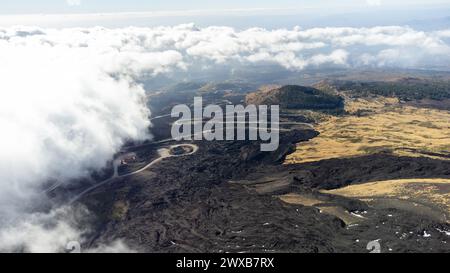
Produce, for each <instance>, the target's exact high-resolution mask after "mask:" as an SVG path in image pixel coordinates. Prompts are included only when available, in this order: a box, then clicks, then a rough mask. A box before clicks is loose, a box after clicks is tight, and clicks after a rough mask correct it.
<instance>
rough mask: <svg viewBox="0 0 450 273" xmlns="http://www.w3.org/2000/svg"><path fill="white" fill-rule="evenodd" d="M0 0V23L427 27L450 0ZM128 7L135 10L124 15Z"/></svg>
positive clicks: (444, 14)
mask: <svg viewBox="0 0 450 273" xmlns="http://www.w3.org/2000/svg"><path fill="white" fill-rule="evenodd" d="M0 1H1V2H0V26H13V25H33V26H41V27H88V26H105V27H126V26H131V25H132V26H156V25H176V24H182V23H194V24H196V25H198V26H209V25H227V26H232V27H236V28H248V27H253V26H258V27H264V28H280V27H283V28H284V27H285V28H290V27H294V26H302V27H307V28H309V27H324V26H354V27H363V26H364V27H370V26H378V25H411V26H413V27H415V28H418V29H424V30H429V29H443V28H448V27H450V0H227V1H219V0H209V1H207V0H40V1H39V0H36V1H34V0H14V1H7V0H0ZM230 10H232V11H230ZM127 12H128V13H129V12H139V13H140V14H138V15H136V14H128V15H126V16H124V15H123V14H124V13H127ZM98 13H102V15H101V16H99V15H98ZM104 13H107V15H106V16H105V14H104ZM68 14H70V15H71V16H72V15H74V14H75V15H80V16H75V17H74V16H72V17H70V16H67V15H68ZM120 14H121V15H120ZM24 15H27V16H24ZM81 15H82V16H81ZM87 15H89V16H87ZM92 15H96V16H92ZM38 16H40V17H38Z"/></svg>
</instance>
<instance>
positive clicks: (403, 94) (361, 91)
mask: <svg viewBox="0 0 450 273" xmlns="http://www.w3.org/2000/svg"><path fill="white" fill-rule="evenodd" d="M332 85H333V86H334V87H335V88H336V89H337V90H339V91H347V92H351V93H352V94H353V95H354V96H357V97H367V96H370V95H378V96H385V97H397V98H399V99H401V100H405V101H410V100H423V99H432V100H438V101H439V100H444V99H450V81H442V80H429V79H421V78H414V77H403V78H397V79H393V80H390V81H383V82H378V81H376V82H357V81H334V82H333V83H332Z"/></svg>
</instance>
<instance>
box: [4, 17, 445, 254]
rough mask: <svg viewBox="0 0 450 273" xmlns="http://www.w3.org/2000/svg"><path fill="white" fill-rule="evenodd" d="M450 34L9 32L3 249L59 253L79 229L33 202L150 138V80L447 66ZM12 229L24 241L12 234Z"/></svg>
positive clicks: (181, 29) (381, 30)
mask: <svg viewBox="0 0 450 273" xmlns="http://www.w3.org/2000/svg"><path fill="white" fill-rule="evenodd" d="M449 39H450V34H449V30H443V31H439V32H421V31H415V30H414V29H411V28H408V27H375V28H317V29H308V30H302V29H300V28H295V29H292V30H286V29H280V30H274V31H268V30H264V29H260V28H252V29H248V30H244V31H236V30H234V29H232V28H228V27H208V28H202V29H198V28H196V27H195V26H193V25H180V26H177V27H157V28H124V29H105V28H90V29H62V30H55V29H39V28H29V27H16V28H7V29H1V28H0V75H1V78H0V96H1V98H0V126H1V128H2V134H1V137H0V140H1V141H0V219H1V220H0V250H7V251H9V250H12V249H17V248H18V247H22V248H23V250H25V251H56V250H57V249H58V247H59V246H60V245H61V243H62V242H63V241H65V240H66V239H67V240H68V239H70V238H72V237H77V236H78V235H77V232H78V231H77V230H73V229H72V228H71V227H70V226H68V225H66V222H64V221H63V222H61V223H60V222H58V223H55V224H54V225H53V228H52V229H51V230H49V229H48V227H47V226H48V225H45V224H44V223H45V222H48V221H47V220H48V217H50V218H52V219H54V218H55V215H60V214H61V213H60V210H61V208H57V209H56V211H55V210H53V211H51V213H50V214H45V215H42V214H32V213H31V212H30V208H32V207H33V204H35V203H34V202H36V201H41V200H42V194H41V192H42V187H43V185H44V184H45V183H47V182H48V181H49V180H58V181H62V182H65V181H69V180H70V179H72V178H77V177H80V176H85V175H88V174H89V171H91V170H95V169H99V168H102V167H103V166H105V164H106V162H107V161H108V160H110V159H111V157H112V156H113V155H114V153H115V152H117V151H118V149H120V147H121V146H122V145H123V143H124V142H125V141H126V140H128V139H136V140H143V139H146V138H148V137H149V135H148V133H147V128H148V126H149V121H148V115H149V110H148V109H147V108H146V107H145V101H144V100H145V91H144V90H143V87H142V86H141V85H139V84H138V82H140V81H141V80H145V79H148V78H151V77H153V76H155V75H158V74H170V73H172V72H177V73H184V72H189V71H191V70H200V71H204V73H208V69H209V68H211V67H215V66H224V67H235V66H246V65H252V66H254V65H266V64H270V65H273V64H276V65H279V66H280V68H283V69H290V70H302V69H305V68H308V67H330V66H332V67H336V66H338V67H359V66H374V67H379V66H393V67H416V68H417V67H440V66H446V67H448V63H449V61H450V47H449ZM65 214H67V213H65ZM63 218H64V217H63ZM58 219H59V218H58ZM14 228H17V229H18V231H16V232H15V234H16V235H17V234H18V237H20V238H22V239H21V240H18V239H17V240H12V239H8V238H16V237H17V236H16V237H14V236H11V232H12V233H14V232H13V230H14ZM20 232H22V233H20ZM8 234H9V235H8ZM38 234H41V235H38ZM45 234H47V235H45ZM51 234H58V236H53V235H52V236H50V235H51ZM63 234H64V236H63ZM66 235H67V236H66ZM28 237H29V240H28V241H27V242H23V238H28ZM27 244H29V245H28V246H27ZM104 249H107V247H104Z"/></svg>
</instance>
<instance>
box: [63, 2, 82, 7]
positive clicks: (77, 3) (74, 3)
mask: <svg viewBox="0 0 450 273" xmlns="http://www.w3.org/2000/svg"><path fill="white" fill-rule="evenodd" d="M66 3H67V5H69V6H71V7H73V6H79V5H81V0H66Z"/></svg>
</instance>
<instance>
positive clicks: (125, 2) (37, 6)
mask: <svg viewBox="0 0 450 273" xmlns="http://www.w3.org/2000/svg"><path fill="white" fill-rule="evenodd" d="M445 3H447V4H448V3H449V1H448V0H447V1H445V0H389V1H388V0H339V1H336V0H276V1H274V0H227V1H218V0H209V1H207V0H151V1H149V0H40V1H39V0H37V1H35V0H14V1H2V2H1V3H0V13H1V14H24V13H75V12H83V13H85V12H88V13H90V12H120V11H155V10H187V9H190V10H191V9H250V8H267V9H279V8H281V9H283V8H285V9H302V8H319V9H323V10H328V11H330V10H333V9H338V10H339V9H345V10H353V9H355V10H357V9H364V8H367V7H386V8H388V7H402V6H403V7H411V6H414V5H416V6H417V5H419V6H420V5H422V6H433V5H440V4H445Z"/></svg>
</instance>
